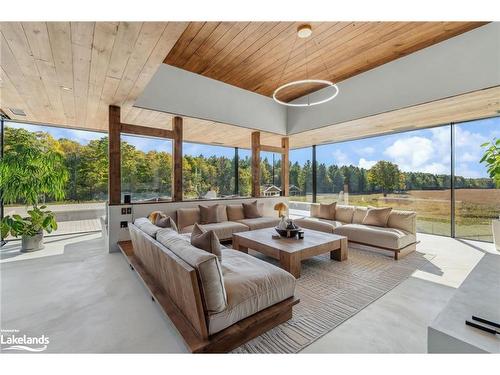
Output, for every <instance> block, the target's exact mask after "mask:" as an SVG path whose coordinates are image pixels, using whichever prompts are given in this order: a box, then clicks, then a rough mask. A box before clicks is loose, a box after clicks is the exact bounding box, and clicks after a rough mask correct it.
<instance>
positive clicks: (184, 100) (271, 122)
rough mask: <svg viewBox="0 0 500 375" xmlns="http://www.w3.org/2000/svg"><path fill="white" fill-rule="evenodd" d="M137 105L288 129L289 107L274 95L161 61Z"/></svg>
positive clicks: (277, 130)
mask: <svg viewBox="0 0 500 375" xmlns="http://www.w3.org/2000/svg"><path fill="white" fill-rule="evenodd" d="M135 106H137V107H141V108H146V109H152V110H157V111H162V112H168V113H172V114H178V115H182V116H188V117H195V118H200V119H205V120H212V121H218V122H223V123H227V124H232V125H238V126H241V127H246V128H251V129H259V130H263V131H270V132H274V133H278V134H285V133H286V108H285V107H283V106H281V105H279V104H277V103H276V102H275V101H274V100H273V99H272V98H268V97H267V96H263V95H259V94H256V93H253V92H251V91H247V90H243V89H240V88H238V87H236V86H232V85H228V84H226V83H223V82H220V81H216V80H214V79H211V78H207V77H204V76H202V75H199V74H195V73H191V72H188V71H186V70H182V69H179V68H176V67H173V66H170V65H166V64H162V65H161V66H160V68H159V69H158V71H157V72H156V73H155V75H154V76H153V78H152V79H151V81H150V82H149V83H148V85H147V86H146V89H145V90H144V92H143V93H142V94H141V96H140V97H139V99H137V101H136V102H135Z"/></svg>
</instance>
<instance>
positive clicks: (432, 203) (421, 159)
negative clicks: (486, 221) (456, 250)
mask: <svg viewBox="0 0 500 375" xmlns="http://www.w3.org/2000/svg"><path fill="white" fill-rule="evenodd" d="M450 134H451V133H450V126H442V127H439V128H433V129H423V130H416V131H411V132H405V133H399V134H392V135H385V136H380V137H372V138H366V139H361V140H355V141H349V142H342V143H336V144H329V145H322V146H317V189H318V193H317V201H318V202H332V201H338V202H341V203H345V204H354V205H360V206H375V207H381V206H391V207H393V208H396V209H404V210H414V211H416V212H417V229H418V231H420V232H424V233H432V234H441V235H450V234H451V215H450V208H451V202H450V198H451V192H450V181H451V179H450V175H451V154H450V152H451V148H450Z"/></svg>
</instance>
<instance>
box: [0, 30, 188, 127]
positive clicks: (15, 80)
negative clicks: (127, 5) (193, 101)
mask: <svg viewBox="0 0 500 375" xmlns="http://www.w3.org/2000/svg"><path fill="white" fill-rule="evenodd" d="M186 26H187V23H185V22H2V23H0V32H1V35H0V38H1V39H0V44H1V61H0V62H1V71H0V83H1V86H0V88H1V97H0V103H1V109H2V111H3V112H4V113H5V114H7V115H8V116H9V117H10V118H13V119H17V120H20V121H31V122H36V123H46V124H53V125H59V126H66V127H76V128H83V129H89V130H107V128H108V106H109V105H110V104H114V105H118V106H121V108H122V121H124V122H128V123H134V124H139V125H150V126H153V125H158V126H161V125H165V124H169V123H170V118H171V116H170V115H168V114H164V113H159V112H153V111H148V110H143V109H138V108H133V107H132V105H133V104H134V102H135V100H136V99H137V97H138V96H139V95H140V94H141V93H142V91H143V89H144V87H145V86H146V84H147V83H148V82H149V80H150V79H151V77H152V76H153V74H154V73H155V72H156V70H157V69H158V67H159V66H160V64H161V63H162V61H163V59H164V58H165V56H166V55H167V54H168V52H169V51H170V49H171V48H172V46H173V45H174V44H175V42H176V41H177V39H178V38H179V36H180V35H181V34H182V32H183V31H184V29H185V28H186ZM11 109H22V110H23V111H24V112H25V113H26V116H18V115H15V114H14V113H12V111H11Z"/></svg>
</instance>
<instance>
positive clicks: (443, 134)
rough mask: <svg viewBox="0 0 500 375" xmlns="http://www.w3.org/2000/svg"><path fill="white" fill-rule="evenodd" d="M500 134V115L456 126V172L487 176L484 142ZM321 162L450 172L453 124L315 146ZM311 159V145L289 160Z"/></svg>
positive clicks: (458, 173)
mask: <svg viewBox="0 0 500 375" xmlns="http://www.w3.org/2000/svg"><path fill="white" fill-rule="evenodd" d="M493 138H500V117H495V118H490V119H484V120H476V121H470V122H464V123H461V124H457V125H456V126H455V146H456V147H455V161H456V162H455V174H456V175H457V176H463V177H471V178H477V177H488V173H487V171H486V166H485V165H484V164H480V163H479V160H480V159H481V156H482V151H483V149H482V148H481V147H480V146H481V144H483V143H485V142H487V141H489V140H492V139H493ZM316 158H317V161H318V163H326V164H327V165H330V164H337V165H351V164H352V165H355V166H358V167H362V168H366V169H369V168H371V167H372V166H373V165H374V164H375V163H376V162H377V161H378V160H387V161H391V162H393V163H396V164H397V165H398V166H399V168H400V169H401V170H402V171H405V172H410V171H414V172H428V173H436V174H450V165H451V161H450V126H449V125H448V126H441V127H437V128H432V129H423V130H416V131H411V132H405V133H399V134H392V135H386V136H381V137H373V138H366V139H361V140H357V141H350V142H342V143H336V144H330V145H322V146H317V147H316ZM307 159H311V148H308V149H303V150H293V151H291V152H290V160H291V161H292V162H295V161H298V162H299V163H303V162H305V161H306V160H307Z"/></svg>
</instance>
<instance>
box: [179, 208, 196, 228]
mask: <svg viewBox="0 0 500 375" xmlns="http://www.w3.org/2000/svg"><path fill="white" fill-rule="evenodd" d="M199 222H200V209H199V208H198V207H189V208H179V209H178V210H177V226H178V227H179V230H180V231H182V228H185V227H187V226H190V225H193V224H194V223H199ZM191 229H192V228H191ZM190 232H191V231H190Z"/></svg>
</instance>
